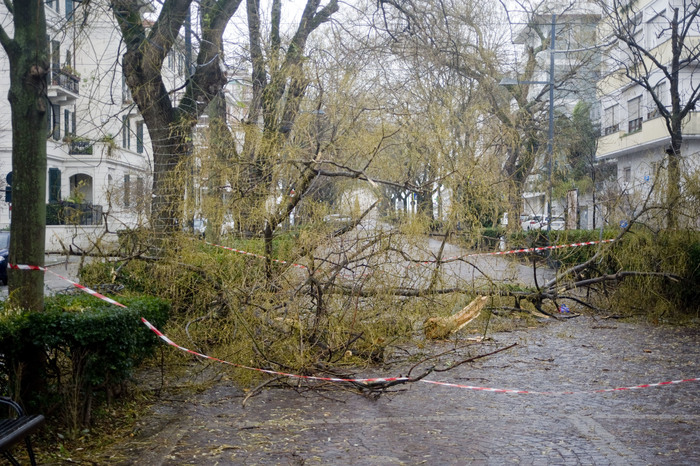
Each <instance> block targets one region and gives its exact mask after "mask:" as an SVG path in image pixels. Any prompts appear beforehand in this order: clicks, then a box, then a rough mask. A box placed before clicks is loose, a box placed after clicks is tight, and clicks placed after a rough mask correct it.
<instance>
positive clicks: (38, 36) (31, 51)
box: [3, 1, 49, 311]
mask: <svg viewBox="0 0 700 466" xmlns="http://www.w3.org/2000/svg"><path fill="white" fill-rule="evenodd" d="M14 26H15V34H14V40H12V41H9V42H8V41H6V40H3V46H4V47H5V51H6V52H7V55H8V57H9V59H10V92H9V94H8V99H9V101H10V106H11V112H12V219H13V221H12V223H11V227H10V232H11V237H10V257H9V262H10V263H11V264H28V265H44V252H45V251H44V248H45V234H46V233H45V232H46V127H47V122H46V118H47V111H48V97H47V89H46V88H47V74H48V71H49V69H48V67H49V60H48V55H47V49H48V44H47V40H46V19H45V17H44V5H43V2H38V1H32V2H15V8H14ZM9 285H10V288H9V293H10V296H11V297H12V298H13V299H16V304H17V305H18V306H19V307H21V308H22V309H28V310H33V311H42V310H43V309H44V273H43V272H41V271H36V270H31V271H30V270H12V271H11V272H10V273H9ZM17 291H19V292H17Z"/></svg>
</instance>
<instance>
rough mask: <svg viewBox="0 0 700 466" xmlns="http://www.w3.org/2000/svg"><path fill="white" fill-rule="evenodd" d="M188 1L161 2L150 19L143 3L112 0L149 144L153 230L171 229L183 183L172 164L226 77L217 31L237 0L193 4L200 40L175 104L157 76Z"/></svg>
mask: <svg viewBox="0 0 700 466" xmlns="http://www.w3.org/2000/svg"><path fill="white" fill-rule="evenodd" d="M192 3H193V2H192V0H166V1H165V2H163V4H162V5H161V6H160V11H159V13H158V17H157V19H156V20H155V21H153V22H151V21H148V20H147V18H146V17H145V12H144V5H143V2H140V1H137V0H112V1H111V2H110V5H111V7H112V10H113V11H114V15H115V18H116V19H117V22H118V24H119V27H120V29H121V32H122V35H123V38H124V43H125V45H126V52H125V53H124V56H123V62H122V67H123V70H124V76H125V77H126V83H127V85H128V86H129V89H130V90H131V95H132V96H133V99H134V102H136V104H137V106H138V108H139V111H140V112H141V115H142V116H143V118H144V121H145V123H146V126H147V127H148V131H149V134H150V136H151V141H152V144H153V164H154V170H153V208H152V219H153V222H154V226H155V227H156V229H157V230H169V229H172V228H173V227H174V226H175V224H176V223H177V222H176V219H177V218H178V216H179V215H178V211H177V205H178V202H179V201H180V200H181V199H182V195H183V183H182V182H178V180H173V179H172V175H173V172H174V169H175V167H176V166H177V165H178V164H179V163H180V162H181V161H182V160H183V158H184V157H185V156H186V155H187V154H189V152H190V148H191V147H190V144H191V128H192V127H193V126H194V125H195V123H196V122H197V118H198V117H199V115H201V114H202V113H203V112H204V110H205V108H206V107H207V105H208V104H209V102H211V100H212V99H213V98H214V97H215V96H216V95H217V94H218V93H219V91H220V90H221V88H222V87H223V85H224V84H225V83H226V78H225V75H224V72H223V69H222V67H221V61H222V56H221V51H222V35H223V33H224V30H225V28H226V26H227V25H228V23H229V20H230V19H231V17H232V16H233V14H234V13H235V12H236V10H237V9H238V6H239V5H240V3H241V0H222V1H214V0H205V1H202V2H200V3H198V4H197V5H198V8H199V15H198V17H199V18H200V24H199V34H200V41H199V44H198V46H197V57H196V60H195V64H194V65H193V67H194V72H193V73H191V75H190V71H191V70H187V76H186V77H187V81H186V83H185V85H184V94H183V95H182V98H181V99H180V101H179V102H176V100H175V96H174V95H173V94H172V91H173V89H168V88H167V87H166V85H165V83H164V80H163V76H162V71H161V69H162V66H163V62H164V60H165V58H166V57H167V56H168V53H169V52H170V51H171V50H172V48H173V46H174V45H175V43H176V41H177V40H178V37H179V31H180V30H181V29H182V28H183V26H185V21H186V20H187V21H189V18H190V8H191V5H192Z"/></svg>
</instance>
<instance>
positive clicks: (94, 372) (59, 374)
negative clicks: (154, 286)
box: [0, 295, 169, 429]
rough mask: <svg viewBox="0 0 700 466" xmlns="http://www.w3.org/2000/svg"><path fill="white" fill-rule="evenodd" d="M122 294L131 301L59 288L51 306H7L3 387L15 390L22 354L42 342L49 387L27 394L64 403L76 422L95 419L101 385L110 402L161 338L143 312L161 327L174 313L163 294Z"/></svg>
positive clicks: (1, 334)
mask: <svg viewBox="0 0 700 466" xmlns="http://www.w3.org/2000/svg"><path fill="white" fill-rule="evenodd" d="M120 301H121V302H122V303H123V304H125V305H126V306H127V308H121V307H117V306H114V305H112V304H109V303H107V302H105V301H102V300H99V299H97V298H94V297H92V296H89V295H79V296H74V295H59V296H55V297H51V298H47V299H46V306H45V311H44V312H20V313H9V312H5V314H4V315H3V316H2V317H1V318H0V354H1V355H2V356H1V358H2V365H0V377H2V378H1V380H0V384H1V388H2V393H4V394H8V395H14V396H16V393H13V392H15V391H16V390H15V387H17V386H19V378H20V377H21V373H22V366H23V365H22V361H23V357H22V356H23V354H26V352H27V351H29V350H31V347H34V348H36V347H39V348H43V349H44V351H45V352H46V357H47V359H46V360H47V365H46V368H45V373H44V374H43V376H44V378H45V380H46V384H45V390H44V391H43V392H42V393H40V394H39V395H40V397H39V398H37V399H35V400H24V401H25V402H32V404H34V405H35V407H36V408H37V409H40V410H41V411H44V412H50V411H51V410H52V408H53V407H54V406H62V407H65V408H66V409H65V410H64V413H63V415H64V416H65V418H64V420H65V421H66V423H67V424H68V427H69V428H72V429H78V428H79V427H81V426H83V425H86V424H89V422H90V418H91V412H92V410H93V402H94V397H95V394H96V392H101V393H103V394H104V395H105V397H106V399H107V401H110V400H111V398H112V396H113V395H114V394H117V393H119V392H120V391H121V389H122V388H123V385H124V383H125V382H126V381H127V380H129V378H130V377H131V375H132V372H133V370H134V368H135V367H136V366H137V365H138V364H139V363H140V362H141V361H143V359H144V358H146V357H147V356H149V355H150V354H151V353H152V351H153V349H154V348H155V347H156V345H157V343H158V339H157V338H156V337H155V336H154V335H153V333H152V332H151V331H149V330H148V329H147V328H146V326H145V325H143V323H142V322H141V321H140V318H141V317H145V318H146V319H148V320H149V321H150V322H151V323H153V324H154V325H156V326H162V325H164V324H165V322H166V321H167V319H168V313H169V305H168V304H167V303H166V302H165V301H163V300H161V299H157V298H152V297H144V296H140V297H132V298H126V297H125V298H120ZM24 370H25V371H27V370H32V371H41V370H42V368H37V367H27V368H24Z"/></svg>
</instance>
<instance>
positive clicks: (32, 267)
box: [7, 264, 126, 307]
mask: <svg viewBox="0 0 700 466" xmlns="http://www.w3.org/2000/svg"><path fill="white" fill-rule="evenodd" d="M7 265H8V267H10V268H11V269H16V270H41V271H42V272H49V273H50V274H52V275H55V276H57V277H58V278H60V279H62V280H65V281H67V282H68V283H70V284H71V285H73V286H74V287H76V288H78V289H80V290H82V291H84V292H85V293H88V294H91V295H93V296H95V297H97V298H100V299H101V300H103V301H106V302H108V303H110V304H114V305H115V306H119V307H126V306H125V305H123V304H122V303H120V302H117V301H115V300H113V299H112V298H108V297H107V296H105V295H103V294H100V293H98V292H97V291H95V290H92V289H90V288H88V287H87V286H83V285H81V284H80V283H77V282H74V281H73V280H71V279H69V278H66V277H64V276H61V275H59V274H57V273H56V272H54V271H52V270H50V269H48V268H46V267H40V266H38V265H17V264H7Z"/></svg>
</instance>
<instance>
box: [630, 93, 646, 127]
mask: <svg viewBox="0 0 700 466" xmlns="http://www.w3.org/2000/svg"><path fill="white" fill-rule="evenodd" d="M627 115H628V117H627V121H628V124H627V132H629V133H634V132H636V131H641V129H642V96H641V95H640V96H637V97H635V98H633V99H631V100H629V101H628V102H627Z"/></svg>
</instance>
